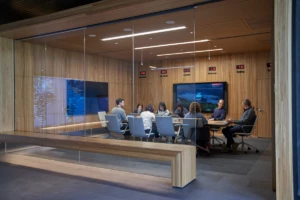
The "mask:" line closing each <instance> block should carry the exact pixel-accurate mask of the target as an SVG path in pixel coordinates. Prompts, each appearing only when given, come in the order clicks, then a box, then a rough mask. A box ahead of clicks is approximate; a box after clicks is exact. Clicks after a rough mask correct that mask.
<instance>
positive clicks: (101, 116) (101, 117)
mask: <svg viewBox="0 0 300 200" xmlns="http://www.w3.org/2000/svg"><path fill="white" fill-rule="evenodd" d="M105 115H106V112H105V111H101V112H98V117H99V120H100V123H101V126H102V127H103V128H107V123H106V119H105Z"/></svg>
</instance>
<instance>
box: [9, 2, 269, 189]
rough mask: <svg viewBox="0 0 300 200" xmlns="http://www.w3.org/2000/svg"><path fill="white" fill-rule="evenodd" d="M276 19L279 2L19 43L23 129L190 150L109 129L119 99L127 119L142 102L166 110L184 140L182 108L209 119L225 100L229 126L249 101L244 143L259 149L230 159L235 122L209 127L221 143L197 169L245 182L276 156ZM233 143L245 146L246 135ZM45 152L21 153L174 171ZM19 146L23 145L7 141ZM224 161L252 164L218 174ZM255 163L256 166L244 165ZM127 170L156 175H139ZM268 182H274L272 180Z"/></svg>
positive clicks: (19, 123) (190, 10)
mask: <svg viewBox="0 0 300 200" xmlns="http://www.w3.org/2000/svg"><path fill="white" fill-rule="evenodd" d="M257 2H259V3H257ZM272 20H273V19H272V1H271V0H263V1H255V0H254V1H237V2H233V1H228V2H226V1H221V2H215V3H209V4H204V5H199V6H195V7H185V8H181V9H175V10H173V11H169V12H159V13H154V14H148V15H147V14H146V15H141V16H139V17H133V18H127V19H121V20H116V21H113V22H111V23H102V24H94V23H93V22H92V21H91V22H90V24H89V25H88V26H86V27H84V28H78V29H72V30H66V31H62V32H56V33H50V34H45V35H39V36H33V37H28V38H22V39H18V40H16V41H15V43H14V58H15V75H14V78H15V88H16V90H15V119H16V122H15V130H17V131H22V132H34V133H42V134H46V135H47V137H52V136H51V135H62V136H67V138H68V137H69V136H74V138H75V137H84V138H87V140H88V141H92V140H93V139H95V140H96V139H103V138H106V137H107V136H110V135H108V134H112V136H113V137H110V138H107V139H106V140H105V141H107V142H111V141H116V140H117V142H119V143H120V144H121V143H122V142H123V144H125V143H126V142H134V143H136V144H139V145H140V144H142V145H154V146H155V145H156V144H157V145H174V146H175V147H176V148H177V147H178V146H176V145H180V146H181V145H186V146H193V145H195V144H194V142H193V140H192V141H188V142H186V144H181V139H177V138H176V139H175V140H173V141H172V142H170V140H168V139H166V138H164V137H161V138H159V140H158V141H157V140H154V141H153V140H152V138H151V139H150V140H147V138H146V139H142V141H141V140H140V138H139V137H136V138H132V137H130V138H129V139H123V135H122V133H121V134H120V133H119V134H118V133H116V132H114V131H112V130H110V128H109V125H110V124H112V123H113V122H111V121H109V120H108V119H107V118H106V117H105V115H106V114H107V115H110V114H111V110H112V109H113V108H114V107H115V106H116V99H118V98H122V99H123V100H124V107H123V108H124V111H125V113H126V115H130V114H132V113H133V112H134V110H136V109H137V105H138V104H140V105H143V110H145V109H146V107H147V106H148V105H149V104H151V105H152V106H153V107H154V110H153V112H154V113H155V112H156V111H157V110H158V109H159V107H160V106H159V104H160V102H164V103H165V105H166V109H167V110H168V111H169V112H170V114H169V118H171V119H172V118H173V124H174V125H173V124H172V128H173V130H174V132H176V131H178V132H179V133H178V134H179V135H180V131H182V130H184V128H185V127H184V126H185V122H184V121H183V120H182V119H181V120H177V116H176V115H175V110H176V109H177V104H178V102H181V104H182V105H183V107H184V108H185V109H187V110H189V109H190V104H191V103H192V102H199V103H200V105H201V113H202V114H203V115H204V116H205V118H206V119H208V118H209V117H210V116H211V114H212V112H213V111H214V109H215V108H216V107H217V106H218V102H219V100H220V99H223V100H224V108H225V109H226V119H229V118H232V119H239V118H240V117H241V116H242V114H243V112H244V107H243V105H242V101H243V100H245V99H250V100H251V102H252V106H254V110H255V112H256V115H257V120H256V123H255V126H254V128H253V131H252V132H251V135H250V136H249V137H245V138H243V139H244V140H245V141H246V142H249V144H251V145H253V146H254V147H257V149H255V148H253V147H251V148H249V149H248V148H247V147H248V146H245V149H242V145H240V146H239V147H238V149H237V152H236V153H235V154H232V153H229V154H228V153H224V152H223V148H222V144H223V143H224V144H225V143H226V138H225V137H224V136H223V134H222V128H224V127H226V126H227V125H228V123H227V122H226V121H225V120H222V121H220V122H216V121H208V122H209V125H210V126H209V127H210V129H214V128H217V129H216V130H215V131H211V130H210V134H211V136H212V135H214V136H215V137H216V138H217V139H214V140H209V142H210V143H213V145H209V147H207V148H209V149H210V150H209V152H207V151H206V150H205V149H206V148H205V149H204V150H203V151H202V150H200V151H199V152H200V153H199V155H198V156H197V158H196V161H195V162H196V163H197V165H196V170H197V172H198V171H200V170H203V169H205V168H211V171H214V172H218V173H219V172H221V173H234V171H235V172H236V173H237V174H243V175H245V174H247V173H248V172H249V171H250V170H251V168H252V167H253V166H254V165H255V162H256V161H257V160H258V159H260V157H261V156H262V155H263V154H264V152H269V151H271V150H270V149H271V137H272V135H271V115H272V110H271V99H270V98H271V97H270V96H271V77H272V76H271V73H272V64H271V62H272V57H271V38H272V34H273V31H272ZM99 112H100V113H99ZM101 113H102V114H101ZM103 113H104V114H103ZM99 114H100V115H99ZM130 118H131V117H130ZM133 118H134V119H136V118H140V117H139V116H137V115H133ZM174 122H175V123H174ZM176 122H180V123H176ZM214 123H215V124H214ZM157 124H158V123H155V125H157ZM174 126H175V129H174ZM129 127H130V126H129ZM130 131H131V130H130ZM157 131H158V133H159V132H160V130H159V129H158V127H157ZM181 133H182V132H181ZM234 139H235V140H236V141H238V142H240V141H241V139H242V137H239V136H237V137H235V138H234ZM105 141H104V143H105ZM104 143H103V145H104ZM119 143H118V144H119ZM126 144H127V143H126ZM42 146H46V145H41V146H39V147H35V148H30V149H25V150H23V151H18V153H17V154H19V155H27V156H32V157H39V158H50V159H54V160H58V161H66V162H77V161H78V160H80V162H81V163H83V164H84V165H87V166H97V167H104V168H112V169H116V170H120V171H128V172H136V171H139V173H140V174H147V175H157V174H159V175H158V176H162V177H164V175H165V174H167V175H166V176H167V177H169V168H170V165H167V164H165V163H164V162H162V163H163V164H161V166H160V167H161V170H157V171H155V170H154V171H151V170H147V169H148V168H151V166H152V167H153V166H158V165H159V164H157V163H153V162H150V161H149V163H147V162H148V161H147V162H146V161H145V162H144V163H143V161H140V160H138V158H137V157H135V158H134V159H137V160H133V158H127V157H126V156H125V157H122V156H120V154H115V155H112V156H111V157H105V156H104V155H102V154H99V152H96V151H94V153H86V152H85V153H84V152H81V154H80V152H78V151H76V149H75V148H73V149H72V148H70V149H69V150H62V149H60V148H59V147H57V148H56V147H51V146H50V147H42ZM154 146H153V148H154ZM147 147H148V146H147ZM193 147H194V146H193ZM10 148H12V149H13V148H14V146H10V144H9V143H8V145H7V149H10ZM149 148H150V147H149ZM151 148H152V147H151ZM161 148H162V147H161ZM245 152H246V153H245ZM100 153H101V152H100ZM209 155H210V156H209ZM224 157H225V158H228V159H230V160H232V159H238V160H244V159H245V160H246V161H245V162H243V161H241V164H240V165H239V164H237V167H233V168H231V167H232V166H231V165H230V164H229V162H228V163H227V162H225V163H222V165H224V168H222V169H221V168H220V167H217V166H214V164H213V163H214V159H216V160H218V159H220V158H221V159H224ZM248 158H249V159H250V161H249V160H247V159H248ZM116 159H120V163H121V164H120V163H119V165H118V164H117V163H116V162H115V160H116ZM145 159H146V158H145ZM160 161H161V160H160ZM164 161H165V160H164ZM199 162H204V165H206V166H201V164H200V163H199ZM248 162H249V163H250V164H249V167H246V168H242V167H241V166H242V165H243V166H244V165H246V163H248ZM122 163H123V164H124V163H125V166H126V163H127V164H128V163H139V164H136V166H137V165H141V166H145V165H147V164H148V165H150V167H145V168H144V169H141V168H143V167H141V168H140V167H137V168H138V169H133V168H130V167H124V166H122ZM141 163H142V164H141ZM112 166H113V167H112ZM265 170H268V169H267V168H266V169H265ZM263 171H264V170H263ZM270 176H271V175H270ZM264 181H268V182H270V181H271V180H270V177H269V176H268V177H266V179H265V180H264ZM270 189H271V188H270Z"/></svg>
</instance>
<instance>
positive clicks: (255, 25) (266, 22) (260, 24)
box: [243, 15, 272, 29]
mask: <svg viewBox="0 0 300 200" xmlns="http://www.w3.org/2000/svg"><path fill="white" fill-rule="evenodd" d="M243 21H244V23H245V24H246V25H247V26H248V27H249V28H250V29H259V28H269V27H271V24H272V23H271V22H272V17H271V15H268V16H264V17H260V18H256V17H251V18H246V19H243Z"/></svg>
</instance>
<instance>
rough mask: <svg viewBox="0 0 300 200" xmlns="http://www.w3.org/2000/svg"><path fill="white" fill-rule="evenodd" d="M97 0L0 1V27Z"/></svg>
mask: <svg viewBox="0 0 300 200" xmlns="http://www.w3.org/2000/svg"><path fill="white" fill-rule="evenodd" d="M97 1H99V0H1V1H0V25H1V24H7V23H11V22H15V21H19V20H24V19H29V18H33V17H38V16H43V15H48V14H51V13H55V12H59V11H62V10H66V9H70V8H74V7H78V6H82V5H85V4H90V3H94V2H97Z"/></svg>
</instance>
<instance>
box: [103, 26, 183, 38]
mask: <svg viewBox="0 0 300 200" xmlns="http://www.w3.org/2000/svg"><path fill="white" fill-rule="evenodd" d="M185 28H186V27H185V26H179V27H174V28H166V29H159V30H155V31H147V32H141V33H135V34H129V35H121V36H116V37H109V38H103V39H102V41H108V40H116V39H121V38H129V37H134V36H141V35H150V34H155V33H163V32H168V31H176V30H180V29H185Z"/></svg>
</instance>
